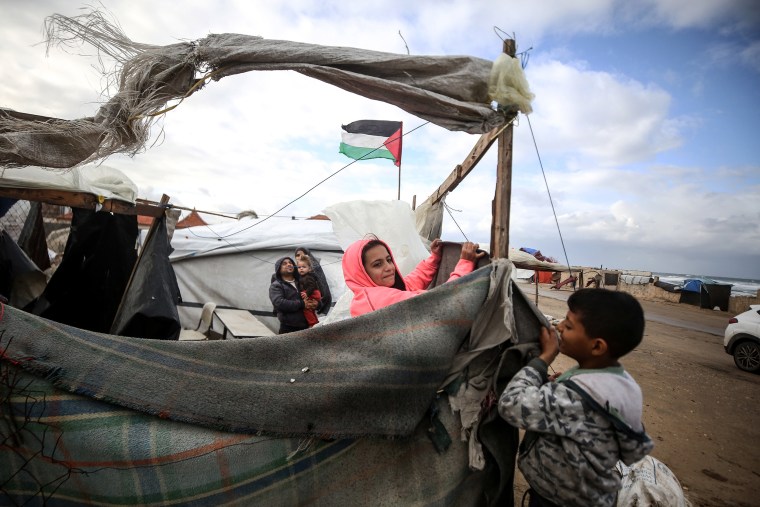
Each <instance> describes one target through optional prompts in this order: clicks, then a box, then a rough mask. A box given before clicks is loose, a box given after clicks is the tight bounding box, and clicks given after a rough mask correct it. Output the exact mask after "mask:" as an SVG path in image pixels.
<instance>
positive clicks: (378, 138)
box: [338, 120, 403, 167]
mask: <svg viewBox="0 0 760 507" xmlns="http://www.w3.org/2000/svg"><path fill="white" fill-rule="evenodd" d="M402 125H403V123H402V122H400V121H384V120H359V121H355V122H352V123H349V124H348V125H342V126H341V128H342V129H343V132H342V133H341V143H340V149H339V150H338V153H342V154H344V155H345V156H347V157H349V158H353V159H354V160H366V159H370V158H387V159H390V160H393V161H394V163H395V164H396V165H397V166H399V167H400V166H401V129H402Z"/></svg>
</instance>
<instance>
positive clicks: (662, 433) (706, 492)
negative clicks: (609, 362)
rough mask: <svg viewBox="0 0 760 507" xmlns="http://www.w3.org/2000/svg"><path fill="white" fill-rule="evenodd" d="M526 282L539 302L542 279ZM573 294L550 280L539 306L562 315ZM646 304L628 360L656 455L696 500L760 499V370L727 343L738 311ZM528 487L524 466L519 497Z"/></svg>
mask: <svg viewBox="0 0 760 507" xmlns="http://www.w3.org/2000/svg"><path fill="white" fill-rule="evenodd" d="M521 288H522V289H523V292H525V293H526V295H528V296H529V298H530V299H531V301H534V302H535V295H534V292H535V286H532V285H521ZM569 295H570V290H567V291H565V290H563V291H559V292H558V291H554V290H549V289H548V285H546V286H544V285H542V286H541V288H540V291H539V298H538V308H539V309H540V310H541V311H542V312H543V313H544V314H548V315H551V316H553V317H556V318H562V317H563V316H564V315H565V313H566V312H567V305H566V303H565V301H564V300H565V299H567V296H569ZM641 304H642V306H643V307H644V312H645V316H646V319H647V324H646V329H645V332H644V340H643V342H642V344H641V345H640V346H639V347H638V348H637V349H636V350H634V351H633V352H631V353H630V354H629V355H627V356H625V357H624V358H623V359H622V361H621V362H622V363H623V365H624V366H625V368H626V369H627V370H628V371H629V372H630V373H631V375H633V377H634V378H635V379H636V380H637V381H638V383H639V385H641V388H642V391H643V393H644V424H645V427H646V430H647V432H648V433H649V435H650V437H651V438H652V439H653V440H654V442H655V448H654V451H653V452H652V456H654V457H655V458H657V459H659V460H660V461H662V462H663V463H665V464H666V465H667V466H668V467H670V469H671V470H672V471H673V472H674V473H675V475H676V477H678V479H679V481H680V482H681V485H682V486H683V489H684V491H685V493H686V496H687V498H688V499H689V500H690V501H691V503H692V504H693V505H694V506H710V507H718V506H720V507H723V506H740V507H745V506H760V491H758V490H757V489H758V488H757V487H758V485H759V484H760V404H759V403H758V392H759V391H760V375H753V374H750V373H746V372H743V371H741V370H739V369H738V368H737V367H736V366H735V365H734V362H733V358H732V357H731V356H729V355H728V354H726V353H725V351H724V350H723V330H724V329H725V327H726V324H727V323H728V319H729V318H730V317H732V316H733V315H729V314H728V313H726V312H721V311H714V310H707V309H700V308H697V307H695V306H690V305H685V304H676V303H660V302H652V301H641ZM574 364H575V362H574V361H573V360H572V359H570V358H568V357H566V356H563V355H560V356H559V357H558V358H557V360H556V361H555V362H554V364H553V365H552V366H553V368H554V369H555V370H557V371H564V370H566V369H567V368H568V367H570V366H572V365H574ZM525 489H526V485H525V482H524V479H523V478H522V477H521V476H520V475H519V473H518V475H517V477H516V478H515V499H516V500H515V501H516V505H519V501H520V498H521V497H522V494H523V492H524V491H525Z"/></svg>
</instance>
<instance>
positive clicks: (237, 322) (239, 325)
mask: <svg viewBox="0 0 760 507" xmlns="http://www.w3.org/2000/svg"><path fill="white" fill-rule="evenodd" d="M214 314H215V315H216V316H217V318H218V319H219V321H220V322H221V323H222V326H224V332H223V333H222V339H223V340H226V339H227V333H228V332H229V334H230V336H231V337H232V338H251V337H253V336H273V335H274V333H273V332H272V331H271V330H270V329H269V328H268V327H266V326H265V325H264V324H263V323H262V322H261V321H260V320H259V319H257V318H256V317H254V316H253V315H251V313H250V312H249V311H248V310H233V309H218V310H216V311H215V312H214Z"/></svg>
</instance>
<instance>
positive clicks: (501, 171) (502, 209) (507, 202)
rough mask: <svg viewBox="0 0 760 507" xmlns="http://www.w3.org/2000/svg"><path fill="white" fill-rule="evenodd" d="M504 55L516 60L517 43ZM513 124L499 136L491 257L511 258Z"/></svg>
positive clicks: (508, 45)
mask: <svg viewBox="0 0 760 507" xmlns="http://www.w3.org/2000/svg"><path fill="white" fill-rule="evenodd" d="M503 51H504V53H506V54H507V55H509V56H511V57H513V58H514V56H515V41H514V40H512V39H507V40H505V41H504V47H503ZM512 130H513V128H512V122H510V123H509V124H508V125H507V128H505V129H503V130H502V131H501V133H500V134H499V142H498V150H499V151H498V158H497V163H496V191H495V193H494V199H493V206H492V210H493V218H492V222H491V257H492V258H494V259H507V258H509V213H510V207H511V205H512Z"/></svg>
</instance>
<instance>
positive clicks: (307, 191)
mask: <svg viewBox="0 0 760 507" xmlns="http://www.w3.org/2000/svg"><path fill="white" fill-rule="evenodd" d="M429 123H430V122H429V121H426V122H425V123H422V124H420V125H418V126H416V127H414V128H413V129H412V130H410V131H408V132H406V133H404V134H403V135H402V136H401V137H402V138H404V137H406V136H407V135H409V134H411V133H412V132H414V131H415V130H417V129H419V128H421V127H424V126H425V125H427V124H429ZM391 141H395V139H391V140H389V141H388V142H391ZM385 145H386V143H383V144H382V145H381V146H378V147H377V148H375V149H374V150H372V151H370V152H368V153H365V154H364V155H363V156H362V157H360V158H357V159H355V160H352V161H351V162H349V163H348V164H346V165H344V166H343V167H341V168H340V169H338V170H337V171H335V172H334V173H332V174H331V175H329V176H327V177H326V178H324V179H322V180H321V181H319V182H317V183H316V184H314V185H313V186H312V187H311V188H309V189H308V190H306V191H305V192H304V193H302V194H301V195H299V196H298V197H296V198H295V199H293V200H292V201H290V202H288V203H287V204H285V205H284V206H282V207H281V208H280V209H278V210H277V211H275V212H274V213H272V214H271V215H269V216H266V217H265V218H262V219H261V220H259V221H258V222H256V223H255V224H251V225H250V226H248V227H246V228H245V229H241V230H239V231H236V232H233V233H230V234H227V235H226V236H209V237H208V238H207V239H213V238H216V239H225V238H229V237H230V236H234V235H235V234H240V233H241V232H245V231H247V230H248V229H251V228H253V227H256V226H257V225H259V224H261V223H264V222H266V221H267V220H269V219H270V218H271V217H273V216H275V215H277V213H279V212H281V211H282V210H284V209H285V208H287V207H288V206H290V205H291V204H293V203H295V202H297V201H299V200H300V199H302V198H303V197H305V196H306V195H308V194H309V193H310V192H311V191H312V190H314V189H315V188H317V187H318V186H320V185H322V184H323V183H324V182H326V181H327V180H329V179H330V178H332V177H334V176H337V175H338V173H340V172H341V171H343V170H344V169H347V168H349V167H350V166H352V165H354V164H355V163H357V162H359V161H361V160H365V159H366V158H367V157H369V156H370V155H371V154H373V153H374V152H376V151H377V150H380V149H382V148H383V147H384V146H385ZM198 237H199V238H202V237H203V236H198Z"/></svg>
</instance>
